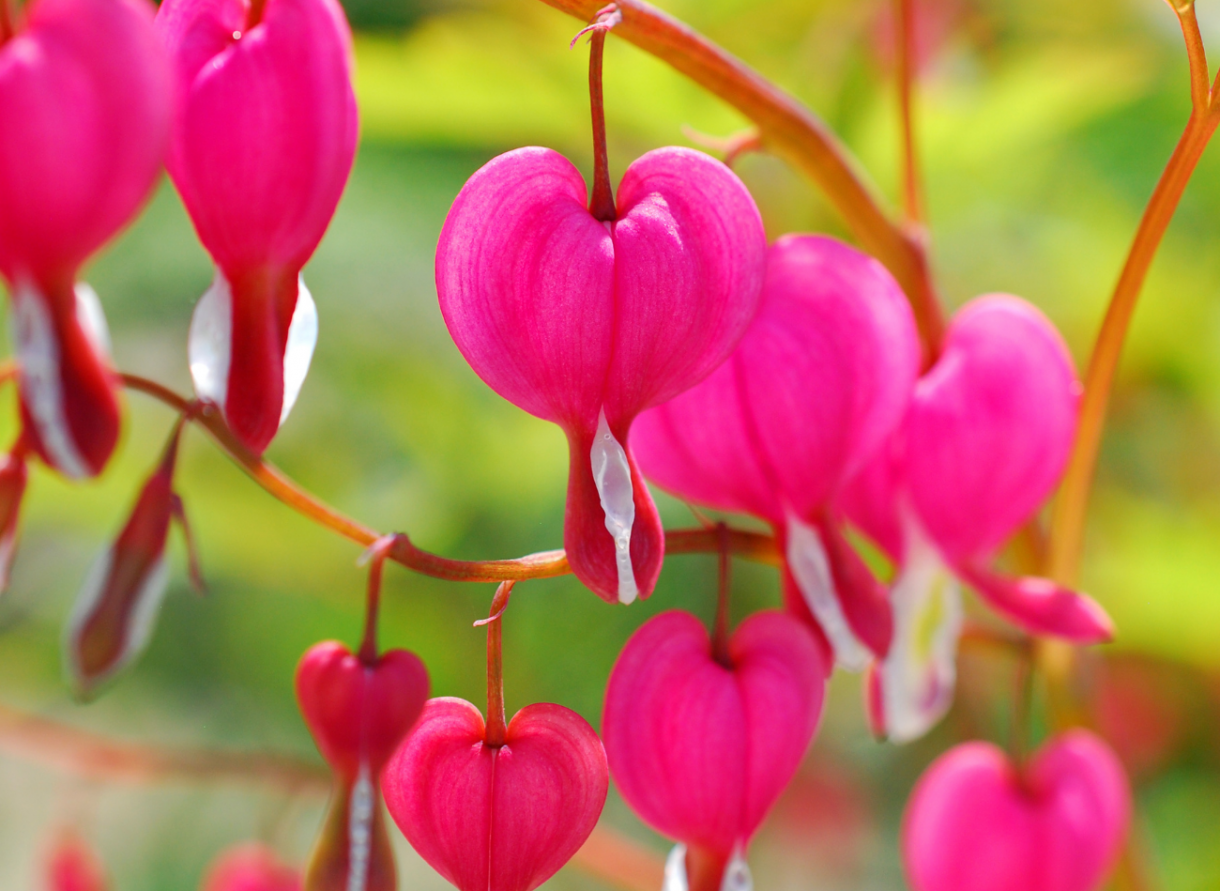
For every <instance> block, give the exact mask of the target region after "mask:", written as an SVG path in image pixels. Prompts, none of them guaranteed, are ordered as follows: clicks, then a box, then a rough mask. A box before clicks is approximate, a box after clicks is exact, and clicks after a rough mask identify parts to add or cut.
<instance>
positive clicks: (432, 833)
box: [381, 698, 610, 891]
mask: <svg viewBox="0 0 1220 891" xmlns="http://www.w3.org/2000/svg"><path fill="white" fill-rule="evenodd" d="M484 733H485V727H484V724H483V716H482V715H481V714H480V712H479V710H478V709H477V708H475V707H474V706H473V705H471V704H470V703H469V702H466V701H465V700H462V699H452V698H441V699H433V700H431V701H429V702H428V705H427V708H425V709H424V714H423V717H422V718H420V720H419V724H418V725H416V727H415V729H414V730H413V731H412V732H411V735H410V736H408V737H407V739H406V741H405V742H404V743H403V744H402V747H401V748H399V750H398V751H397V752H396V753H395V755H394V758H393V760H392V761H391V762H390V764H389V766H388V767H386V769H385V772H384V773H383V774H382V780H381V781H382V786H383V789H384V792H385V801H386V806H387V807H388V808H389V809H390V814H391V816H393V818H394V822H395V823H397V824H398V828H399V829H401V830H402V833H403V835H405V836H406V837H407V840H408V841H409V842H411V845H412V846H413V847H414V848H415V850H416V851H418V852H419V854H420V856H421V857H423V858H424V859H425V860H427V861H428V862H429V863H430V864H432V866H433V868H435V869H436V870H437V872H439V873H440V874H441V875H443V876H444V877H445V878H446V879H448V880H449V881H450V882H452V883H453V884H454V885H456V886H457V887H458V888H459V889H461V891H530V889H533V888H536V887H538V886H539V885H541V884H542V883H543V882H545V881H546V880H547V879H549V878H550V877H551V876H552V875H554V874H555V872H556V871H558V869H559V868H560V867H561V866H563V865H564V864H565V863H567V862H568V860H569V859H571V857H572V855H573V854H575V853H576V851H577V849H579V848H580V846H581V845H582V844H584V841H585V839H586V838H588V837H589V833H590V832H592V831H593V827H594V825H596V823H597V818H598V817H599V816H600V815H601V811H602V806H603V805H604V804H605V801H606V791H607V789H608V787H609V784H610V778H609V774H608V770H607V767H606V753H605V750H604V749H603V748H602V744H601V741H600V740H599V739H598V738H597V734H596V733H594V732H593V728H591V727H590V726H589V725H588V723H587V722H586V721H585V720H584V719H583V718H581V717H580V716H579V715H577V714H576V713H575V712H573V711H570V710H568V709H566V708H563V707H562V706H559V705H553V704H550V703H538V704H534V705H527V706H526V707H525V708H523V709H521V711H519V712H517V714H516V715H515V716H514V717H513V719H512V721H510V722H509V724H508V730H507V733H506V735H505V743H504V745H503V746H500V747H494V746H489V745H486V744H485V743H484Z"/></svg>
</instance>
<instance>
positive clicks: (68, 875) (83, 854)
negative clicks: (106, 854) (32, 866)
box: [45, 831, 110, 891]
mask: <svg viewBox="0 0 1220 891" xmlns="http://www.w3.org/2000/svg"><path fill="white" fill-rule="evenodd" d="M45 887H46V888H47V891H107V889H108V888H109V887H110V882H108V881H107V879H106V870H105V868H104V867H103V866H102V862H101V860H99V859H98V856H97V854H96V853H94V851H93V849H92V848H91V847H89V845H88V844H86V843H85V841H84V839H82V838H81V837H80V836H79V835H77V834H76V833H75V832H72V831H63V832H61V833H60V835H59V836H58V837H57V838H56V839H55V841H54V843H53V844H52V846H51V850H50V852H49V854H48V855H47V859H46V885H45Z"/></svg>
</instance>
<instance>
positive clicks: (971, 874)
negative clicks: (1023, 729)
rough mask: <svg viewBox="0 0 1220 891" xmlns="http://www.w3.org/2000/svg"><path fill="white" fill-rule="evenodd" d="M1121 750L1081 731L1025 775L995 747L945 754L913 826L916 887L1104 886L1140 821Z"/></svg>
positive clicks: (1073, 890)
mask: <svg viewBox="0 0 1220 891" xmlns="http://www.w3.org/2000/svg"><path fill="white" fill-rule="evenodd" d="M1130 795H1131V793H1130V790H1129V788H1128V786H1127V781H1126V777H1125V776H1124V775H1123V772H1122V768H1121V766H1120V765H1119V763H1118V759H1117V758H1116V757H1115V755H1114V754H1113V753H1112V752H1111V751H1110V750H1109V749H1108V748H1107V747H1106V746H1105V744H1104V743H1102V742H1101V740H1099V739H1098V738H1097V737H1095V736H1093V735H1092V734H1089V733H1087V732H1085V731H1082V730H1077V731H1072V732H1070V733H1067V734H1065V735H1063V736H1061V737H1058V738H1057V739H1055V740H1052V741H1051V742H1050V743H1048V744H1047V745H1046V746H1045V747H1044V748H1043V749H1042V750H1041V751H1040V752H1039V753H1038V754H1037V755H1036V756H1035V758H1034V759H1033V761H1032V762H1031V763H1030V764H1029V766H1028V768H1027V770H1026V774H1025V777H1024V779H1022V778H1021V777H1020V775H1019V774H1018V771H1017V770H1016V769H1015V768H1014V767H1013V766H1012V765H1011V764H1010V762H1009V761H1008V758H1007V756H1006V755H1005V754H1004V753H1003V752H1002V751H1000V750H999V749H998V748H996V747H995V746H993V745H991V744H989V743H977V742H976V743H966V744H965V745H960V746H958V747H956V748H954V749H951V750H950V751H949V752H947V753H946V754H944V755H942V756H941V757H940V758H938V759H937V760H936V762H935V763H933V765H932V766H931V767H930V768H929V769H928V772H927V773H925V774H924V776H923V777H922V778H921V779H920V781H919V784H918V785H917V786H916V788H915V791H914V793H913V794H912V796H911V800H910V802H909V804H908V805H907V812H906V816H905V819H904V822H903V833H902V835H903V838H902V850H903V860H904V862H905V864H906V869H907V875H908V877H909V878H910V880H911V884H912V886H913V888H914V889H915V891H1094V889H1096V888H1097V887H1098V886H1099V885H1100V883H1101V881H1102V880H1103V879H1104V878H1105V875H1106V873H1107V872H1108V871H1109V869H1110V868H1111V867H1112V866H1113V863H1114V860H1115V858H1116V856H1117V854H1118V851H1119V848H1120V846H1121V844H1122V840H1123V838H1124V837H1125V835H1126V831H1127V825H1128V822H1129V819H1130V807H1131V804H1130Z"/></svg>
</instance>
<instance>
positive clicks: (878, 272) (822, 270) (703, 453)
mask: <svg viewBox="0 0 1220 891" xmlns="http://www.w3.org/2000/svg"><path fill="white" fill-rule="evenodd" d="M918 366H919V343H918V340H917V339H916V334H915V323H914V320H913V318H912V316H911V311H910V307H909V306H908V305H907V302H906V298H905V297H904V296H903V294H902V291H901V290H900V289H899V287H898V285H897V283H895V282H894V280H893V278H892V277H891V276H890V274H889V273H888V272H886V270H885V269H884V267H882V266H881V264H880V263H878V262H877V261H876V260H873V259H872V258H870V257H868V256H866V255H864V254H862V253H860V252H859V251H857V250H855V249H853V248H850V247H848V246H847V245H844V244H841V243H839V242H837V241H835V240H833V239H830V238H823V237H819V236H812V235H786V236H784V237H783V238H781V239H779V240H778V241H777V242H776V243H775V245H774V246H773V247H772V248H771V251H770V254H769V256H768V259H767V273H766V284H765V285H764V287H763V299H762V304H761V306H760V308H759V312H758V317H757V318H756V319H755V321H754V323H753V325H752V326H751V327H750V330H749V332H748V333H747V334H746V336H745V337H744V338H743V339H742V341H741V345H740V346H739V347H738V348H737V350H736V352H734V353H733V355H732V357H731V358H730V359H729V360H728V361H727V362H726V363H725V364H724V365H723V366H721V368H720V369H719V370H717V371H716V372H715V373H713V374H712V375H711V376H710V377H709V378H708V379H707V380H706V381H704V382H703V383H702V384H700V385H699V386H698V387H695V388H694V389H692V390H690V391H689V392H687V393H684V394H683V395H681V396H679V397H677V398H676V399H673V400H671V401H670V402H668V403H666V404H665V405H663V406H661V407H660V408H656V409H653V410H652V411H650V412H647V413H645V414H644V415H643V416H641V417H640V419H639V421H638V422H637V424H636V428H635V434H634V438H633V439H632V447H633V448H634V449H635V451H636V453H637V454H638V455H639V456H640V464H641V466H642V467H643V469H644V472H645V473H646V474H647V475H648V476H649V478H651V479H652V480H653V481H655V482H656V483H657V484H658V485H660V486H662V487H663V488H665V489H668V490H670V491H671V492H674V493H675V494H677V495H679V496H681V497H683V498H687V499H690V500H691V501H696V502H699V503H701V504H706V505H710V506H712V507H715V508H719V509H722V510H732V511H744V512H746V513H751V514H754V515H755V516H758V517H761V518H763V519H765V520H767V521H768V522H770V523H771V524H772V525H773V526H774V527H775V529H776V532H777V535H778V536H779V539H780V542H781V545H782V548H783V551H784V555H785V558H786V564H787V568H786V570H785V574H784V581H785V585H784V587H785V595H786V599H787V601H788V603H789V606H790V607H791V608H792V609H793V610H794V611H796V612H797V613H798V614H800V615H804V616H806V617H809V615H810V613H812V616H813V617H814V618H816V620H817V622H816V624H817V626H819V627H820V629H821V631H822V632H824V633H825V635H826V637H827V638H828V639H829V643H830V645H831V646H832V647H833V649H834V655H835V658H836V659H837V661H838V662H839V664H841V665H843V666H845V667H848V668H851V669H853V670H857V671H858V670H861V669H863V668H864V667H865V666H867V664H868V663H869V661H870V660H871V658H872V657H873V655H876V656H883V655H884V654H885V653H886V651H887V650H888V649H889V645H890V637H891V634H892V622H891V617H890V608H889V603H888V600H887V598H886V594H885V591H884V589H883V588H882V587H881V585H880V584H879V583H878V582H877V581H876V579H874V578H873V576H872V573H871V572H869V570H868V568H867V566H865V564H864V563H863V561H862V560H861V559H860V558H859V557H858V556H857V555H856V553H855V552H854V551H853V550H852V549H851V547H850V545H848V543H847V542H846V540H845V539H844V538H843V535H842V532H841V531H840V530H839V528H838V524H837V520H836V517H835V514H834V511H833V510H832V505H833V502H834V500H835V498H836V497H837V496H838V494H839V491H840V489H841V487H842V486H843V484H844V483H845V481H846V480H847V479H848V478H849V477H850V476H851V474H852V473H854V472H855V471H856V470H858V469H859V468H860V467H861V466H862V465H863V464H864V463H865V462H866V461H867V460H868V459H869V458H870V457H871V455H872V453H873V452H874V451H875V450H876V449H877V448H878V447H879V446H880V445H881V444H882V442H883V441H884V439H885V438H886V437H887V436H888V435H889V434H890V432H891V431H892V430H893V429H894V428H895V426H896V425H897V424H898V423H899V421H900V420H901V418H902V414H903V412H904V411H905V410H906V405H907V401H908V399H909V398H910V393H911V388H912V386H913V384H914V382H915V378H916V375H917V374H918Z"/></svg>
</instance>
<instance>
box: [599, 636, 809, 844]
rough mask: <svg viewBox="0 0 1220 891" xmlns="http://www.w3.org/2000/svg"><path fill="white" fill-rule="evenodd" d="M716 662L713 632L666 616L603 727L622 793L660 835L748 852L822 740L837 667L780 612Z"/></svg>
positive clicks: (638, 641) (626, 674)
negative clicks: (829, 683)
mask: <svg viewBox="0 0 1220 891" xmlns="http://www.w3.org/2000/svg"><path fill="white" fill-rule="evenodd" d="M729 652H730V658H731V660H732V667H725V666H722V665H719V664H717V663H716V662H715V661H714V660H713V658H712V655H711V643H710V641H709V640H708V636H707V632H706V630H705V629H704V628H703V625H702V624H701V623H700V622H699V621H698V619H696V618H695V617H694V616H691V615H689V614H687V613H681V612H668V613H662V614H661V615H660V616H657V617H655V618H653V619H651V620H649V621H648V622H647V623H646V624H645V625H644V626H643V627H641V628H640V629H639V630H638V631H637V632H636V633H635V634H634V635H632V637H631V639H630V640H629V641H628V642H627V645H626V646H625V647H624V648H623V652H622V654H621V655H620V656H619V659H618V662H617V663H616V664H615V667H614V670H613V671H612V673H611V675H610V681H609V684H608V686H607V689H606V705H605V713H604V715H603V718H602V728H603V733H604V735H605V741H606V751H607V754H608V756H609V759H610V765H611V770H612V772H613V774H614V778H615V781H616V782H617V784H618V787H619V789H620V791H621V792H622V793H623V796H624V797H625V798H626V799H627V801H628V803H629V804H630V805H631V806H632V808H633V809H634V810H635V811H636V813H638V814H639V815H640V817H641V818H642V819H643V820H644V821H645V822H646V823H648V824H649V825H651V826H652V827H653V828H654V829H656V830H657V831H658V832H661V833H662V834H664V835H668V836H670V837H672V838H676V839H679V840H681V841H683V842H686V843H687V844H691V845H698V846H700V847H703V848H708V849H711V850H713V851H716V852H719V853H722V854H725V855H727V854H728V853H729V852H731V851H732V850H733V849H734V847H735V845H737V843H739V842H740V843H742V844H745V843H746V842H748V840H749V838H750V836H752V835H753V833H754V831H755V830H756V829H757V828H758V825H759V823H760V822H761V821H762V819H763V817H764V816H765V815H766V813H767V811H768V810H769V809H770V807H771V805H772V804H774V802H775V799H776V797H778V795H779V793H780V791H781V790H782V789H783V788H784V786H786V785H787V783H788V781H789V780H790V779H791V777H792V774H793V773H794V772H795V770H796V767H797V765H798V764H799V763H800V760H801V758H802V757H803V756H804V753H805V750H806V749H807V748H808V746H809V742H810V740H811V739H812V738H813V734H814V731H815V729H816V727H817V722H818V718H819V716H820V714H821V706H822V696H823V690H824V685H825V677H826V674H827V668H826V665H825V664H824V662H823V660H822V658H821V654H820V652H819V650H818V647H817V645H816V644H815V642H814V641H813V639H812V637H811V636H810V635H809V634H808V632H807V631H805V629H804V628H803V627H802V626H801V625H800V624H799V623H797V622H796V621H794V620H793V619H791V618H789V617H788V616H785V615H783V614H781V613H774V612H764V613H757V614H755V615H754V616H752V617H751V618H749V619H748V620H746V622H744V623H742V625H741V626H740V627H739V628H738V629H737V631H736V633H735V634H734V635H733V637H732V639H731V640H730V643H729Z"/></svg>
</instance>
